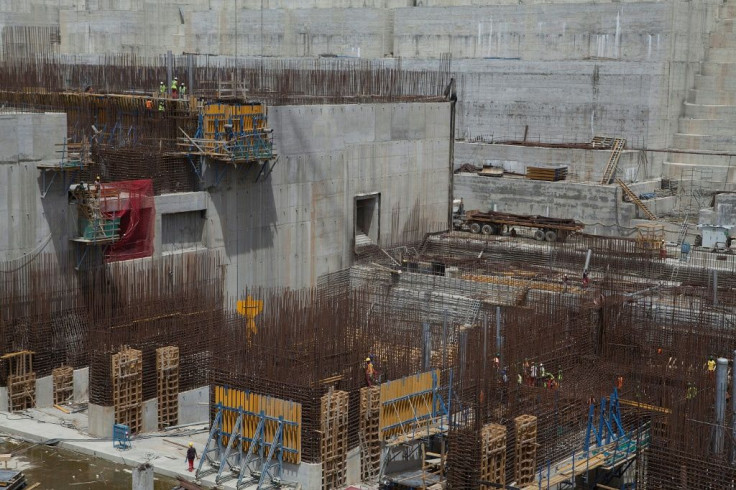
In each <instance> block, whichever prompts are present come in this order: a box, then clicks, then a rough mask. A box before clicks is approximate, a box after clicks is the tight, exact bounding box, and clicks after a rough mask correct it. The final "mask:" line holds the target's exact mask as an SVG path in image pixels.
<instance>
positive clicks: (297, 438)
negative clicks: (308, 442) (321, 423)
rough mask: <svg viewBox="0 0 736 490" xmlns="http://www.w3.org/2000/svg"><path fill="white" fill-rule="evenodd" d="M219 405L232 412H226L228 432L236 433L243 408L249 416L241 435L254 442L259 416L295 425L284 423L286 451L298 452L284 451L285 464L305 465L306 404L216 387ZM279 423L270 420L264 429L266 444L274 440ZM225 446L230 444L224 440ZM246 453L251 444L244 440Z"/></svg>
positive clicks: (223, 419)
mask: <svg viewBox="0 0 736 490" xmlns="http://www.w3.org/2000/svg"><path fill="white" fill-rule="evenodd" d="M215 404H222V406H223V407H225V408H229V409H231V410H223V414H222V427H223V430H224V431H225V432H227V433H230V432H232V431H233V428H234V426H235V423H236V422H237V420H238V409H242V410H243V411H245V412H250V413H246V414H244V416H243V420H242V422H241V424H242V426H241V431H240V433H241V435H242V436H243V437H245V438H248V439H252V438H253V435H254V434H255V432H256V428H257V427H258V422H259V421H260V418H259V416H258V414H260V413H261V411H263V413H264V414H265V415H267V416H269V417H273V418H276V419H278V418H279V417H283V419H284V422H294V423H295V424H296V425H293V424H284V429H283V445H284V447H285V448H289V449H294V450H296V453H294V452H291V451H284V461H287V462H289V463H294V464H299V463H300V462H301V450H302V405H301V403H296V402H292V401H289V400H282V399H280V398H273V397H270V396H263V395H256V394H254V393H250V392H248V391H242V390H234V389H229V388H225V387H223V386H215ZM277 428H278V422H277V421H275V420H267V421H266V424H265V427H264V436H263V439H264V440H265V441H268V442H270V441H272V440H273V438H274V435H275V434H276V430H277ZM223 444H227V438H223ZM242 444H243V451H247V450H248V448H249V447H250V443H249V442H248V441H243V443H242Z"/></svg>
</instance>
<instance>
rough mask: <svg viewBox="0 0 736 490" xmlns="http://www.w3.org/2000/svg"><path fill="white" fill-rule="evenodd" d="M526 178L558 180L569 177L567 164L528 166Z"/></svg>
mask: <svg viewBox="0 0 736 490" xmlns="http://www.w3.org/2000/svg"><path fill="white" fill-rule="evenodd" d="M526 178H527V179H532V180H546V181H548V182H556V181H558V180H565V179H567V166H566V165H562V166H559V167H527V168H526Z"/></svg>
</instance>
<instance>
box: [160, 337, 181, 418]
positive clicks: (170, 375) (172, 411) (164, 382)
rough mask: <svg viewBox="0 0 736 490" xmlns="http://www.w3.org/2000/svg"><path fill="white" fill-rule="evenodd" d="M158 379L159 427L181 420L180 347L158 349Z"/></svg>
mask: <svg viewBox="0 0 736 490" xmlns="http://www.w3.org/2000/svg"><path fill="white" fill-rule="evenodd" d="M156 380H157V387H158V428H159V429H164V428H166V427H170V426H172V425H176V424H177V423H178V422H179V348H178V347H175V346H167V347H159V348H158V349H156Z"/></svg>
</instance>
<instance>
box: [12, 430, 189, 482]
mask: <svg viewBox="0 0 736 490" xmlns="http://www.w3.org/2000/svg"><path fill="white" fill-rule="evenodd" d="M29 446H32V444H29V443H26V442H22V441H16V440H13V439H7V438H5V437H3V436H1V435H0V454H4V453H18V452H19V453H20V454H19V455H18V456H17V457H13V459H12V460H11V461H10V462H9V463H8V469H17V470H21V471H23V474H24V475H25V476H26V480H27V481H28V485H29V486H30V485H33V484H34V483H40V485H39V486H38V487H36V488H38V489H39V490H40V489H44V490H70V489H79V490H85V489H99V488H104V489H105V490H130V489H131V487H132V479H133V477H132V474H131V471H132V466H125V465H119V464H114V463H111V462H109V461H105V460H103V459H99V458H93V457H91V456H87V455H84V454H77V453H74V452H71V451H65V450H62V449H57V448H55V447H48V446H36V447H32V448H30V449H28V450H27V451H26V450H24V448H27V447H29ZM151 464H153V466H156V461H155V460H153V461H151ZM2 466H3V464H2V463H0V467H2ZM175 486H176V480H172V479H170V478H164V477H159V476H156V480H155V481H154V490H171V489H172V488H174V487H175Z"/></svg>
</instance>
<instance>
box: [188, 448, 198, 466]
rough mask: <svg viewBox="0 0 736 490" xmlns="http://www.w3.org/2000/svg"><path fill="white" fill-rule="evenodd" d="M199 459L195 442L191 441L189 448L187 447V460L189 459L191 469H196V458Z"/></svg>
mask: <svg viewBox="0 0 736 490" xmlns="http://www.w3.org/2000/svg"><path fill="white" fill-rule="evenodd" d="M195 459H197V450H196V449H194V443H193V442H190V443H189V449H187V461H189V471H194V460H195Z"/></svg>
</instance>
